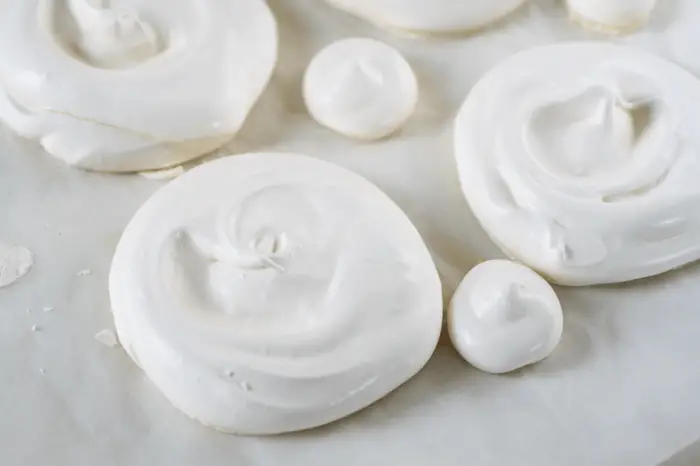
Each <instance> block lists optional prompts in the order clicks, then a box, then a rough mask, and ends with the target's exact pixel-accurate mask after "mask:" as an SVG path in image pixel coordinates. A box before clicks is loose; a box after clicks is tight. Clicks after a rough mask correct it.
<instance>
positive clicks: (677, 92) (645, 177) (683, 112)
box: [455, 43, 700, 285]
mask: <svg viewBox="0 0 700 466" xmlns="http://www.w3.org/2000/svg"><path fill="white" fill-rule="evenodd" d="M455 154H456V159H457V165H458V169H459V177H460V181H461V185H462V190H463V191H464V194H465V196H466V198H467V200H468V202H469V205H470V206H471V208H472V210H473V212H474V214H475V215H476V217H477V218H478V219H479V221H480V222H481V225H482V226H483V227H484V229H485V230H486V231H487V232H488V234H489V235H490V236H491V238H492V239H493V240H494V242H495V243H496V244H498V245H499V246H500V247H501V248H502V249H503V250H504V252H506V253H507V254H508V255H509V256H511V257H514V258H517V259H519V260H520V261H521V262H524V263H525V264H527V265H528V266H530V267H532V268H534V269H535V270H537V271H539V272H541V273H542V274H544V275H545V276H547V277H548V278H549V279H550V280H552V281H555V282H558V283H561V284H567V285H590V284H599V283H614V282H623V281H627V280H633V279H637V278H643V277H648V276H652V275H656V274H660V273H662V272H666V271H668V270H671V269H674V268H677V267H680V266H682V265H684V264H687V263H689V262H692V261H695V260H697V259H698V258H700V243H698V238H699V237H700V183H698V179H700V81H699V80H698V79H696V78H695V77H694V76H692V75H691V74H690V73H688V72H686V71H685V70H683V69H681V68H680V67H678V66H676V65H675V64H672V63H670V62H667V61H665V60H663V59H661V58H657V57H655V56H653V55H650V54H648V53H645V52H642V51H639V50H636V49H631V48H626V47H622V46H616V45H610V44H600V43H571V44H560V45H553V46H546V47H538V48H534V49H530V50H527V51H525V52H522V53H520V54H518V55H515V56H513V57H511V58H509V59H508V60H506V61H505V62H503V63H501V64H500V65H498V66H497V67H496V68H494V69H493V70H491V71H490V72H489V73H488V74H487V75H486V76H484V77H483V79H482V80H481V81H480V82H479V83H478V84H477V85H476V86H475V87H474V88H473V90H472V91H471V93H470V94H469V97H468V98H467V100H466V102H465V103H464V105H463V107H462V109H461V110H460V112H459V115H458V117H457V120H456V123H455Z"/></svg>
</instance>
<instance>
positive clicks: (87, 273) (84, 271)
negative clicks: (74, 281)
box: [76, 269, 92, 277]
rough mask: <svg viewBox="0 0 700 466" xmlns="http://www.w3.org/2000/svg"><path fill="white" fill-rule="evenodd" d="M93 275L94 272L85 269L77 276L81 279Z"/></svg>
mask: <svg viewBox="0 0 700 466" xmlns="http://www.w3.org/2000/svg"><path fill="white" fill-rule="evenodd" d="M91 273H92V270H90V269H83V270H81V271H80V272H78V273H77V274H76V275H77V276H79V277H84V276H86V275H90V274H91Z"/></svg>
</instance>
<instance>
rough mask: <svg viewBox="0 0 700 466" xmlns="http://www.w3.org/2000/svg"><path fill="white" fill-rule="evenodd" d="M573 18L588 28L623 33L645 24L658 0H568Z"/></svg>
mask: <svg viewBox="0 0 700 466" xmlns="http://www.w3.org/2000/svg"><path fill="white" fill-rule="evenodd" d="M566 1H567V6H568V8H569V14H570V15H571V18H572V19H573V20H574V21H575V22H577V23H579V24H581V25H582V26H583V27H586V28H588V29H592V30H596V31H600V32H606V33H610V34H621V33H627V32H632V31H634V30H635V29H638V28H640V27H642V26H644V25H645V24H646V23H647V21H649V16H650V15H651V12H652V10H653V9H654V7H655V6H656V0H566Z"/></svg>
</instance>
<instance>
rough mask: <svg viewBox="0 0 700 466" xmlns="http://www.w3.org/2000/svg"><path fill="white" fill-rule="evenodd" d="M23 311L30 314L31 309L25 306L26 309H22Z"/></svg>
mask: <svg viewBox="0 0 700 466" xmlns="http://www.w3.org/2000/svg"><path fill="white" fill-rule="evenodd" d="M24 312H26V313H27V314H31V313H32V310H31V309H29V308H27V309H25V310H24Z"/></svg>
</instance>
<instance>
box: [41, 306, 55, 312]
mask: <svg viewBox="0 0 700 466" xmlns="http://www.w3.org/2000/svg"><path fill="white" fill-rule="evenodd" d="M43 310H44V312H53V310H54V307H53V306H44V309H43Z"/></svg>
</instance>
